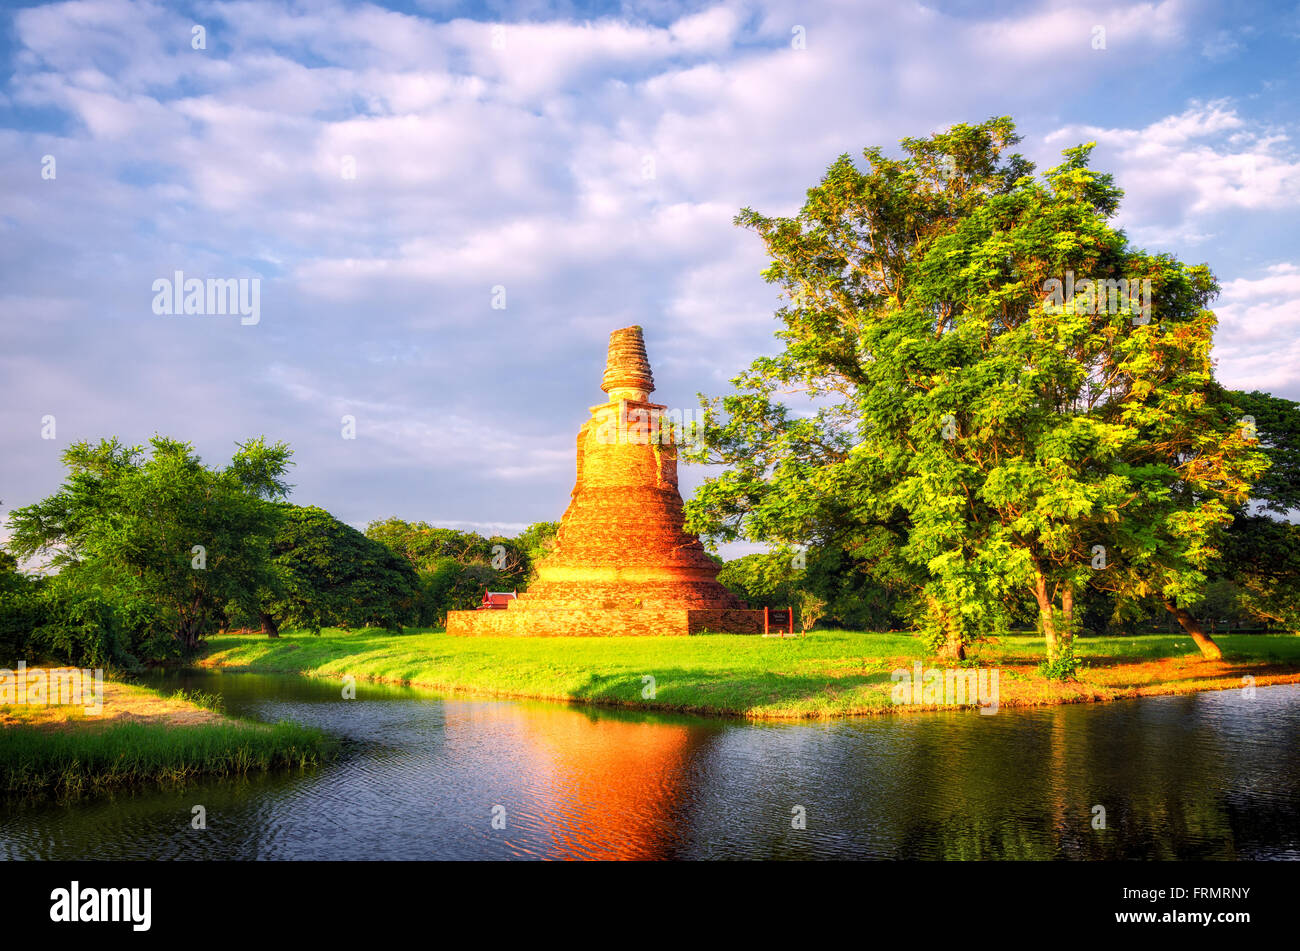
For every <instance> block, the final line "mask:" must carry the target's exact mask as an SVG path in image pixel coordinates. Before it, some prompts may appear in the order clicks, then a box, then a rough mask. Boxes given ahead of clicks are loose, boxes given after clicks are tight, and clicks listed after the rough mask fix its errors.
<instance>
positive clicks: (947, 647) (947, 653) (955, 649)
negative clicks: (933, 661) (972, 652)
mask: <svg viewBox="0 0 1300 951" xmlns="http://www.w3.org/2000/svg"><path fill="white" fill-rule="evenodd" d="M939 656H940V657H942V658H943V659H944V660H965V659H966V645H964V644H963V643H962V642H961V635H960V634H957V633H956V632H955V631H949V632H948V637H947V640H945V641H944V643H943V646H942V647H941V648H939Z"/></svg>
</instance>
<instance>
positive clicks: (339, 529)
mask: <svg viewBox="0 0 1300 951" xmlns="http://www.w3.org/2000/svg"><path fill="white" fill-rule="evenodd" d="M279 514H280V519H279V525H278V527H277V529H276V533H275V537H274V539H273V541H272V543H271V552H272V566H273V569H274V579H273V581H272V582H271V584H270V586H269V587H267V588H263V589H260V590H259V591H257V592H256V593H255V595H256V596H255V600H254V603H253V604H252V608H253V611H255V612H256V615H257V618H258V620H259V621H260V623H261V625H262V630H263V632H264V633H266V634H267V635H268V636H271V637H276V636H278V635H279V631H280V628H281V627H282V626H285V625H292V626H294V627H301V628H305V629H307V630H311V631H319V630H320V629H321V627H323V626H338V627H364V626H367V625H377V626H380V627H384V628H387V629H389V630H396V631H400V630H401V628H402V625H403V624H410V623H413V622H414V621H415V620H416V609H417V602H418V600H419V593H420V585H419V580H418V578H417V577H416V574H415V569H414V568H413V567H412V566H411V564H410V562H408V561H407V560H406V559H405V558H403V557H401V556H400V555H398V554H397V553H396V552H394V551H393V550H392V549H391V548H389V547H388V546H387V545H384V544H382V543H381V542H377V541H374V540H373V539H370V538H367V537H366V536H365V535H363V534H362V533H361V532H359V531H357V530H356V529H355V528H353V527H352V526H350V525H345V524H344V523H343V522H340V521H339V520H338V519H336V518H335V517H334V516H332V515H330V513H329V512H326V511H325V510H324V509H320V508H317V507H315V506H298V505H290V504H288V503H281V504H280V506H279Z"/></svg>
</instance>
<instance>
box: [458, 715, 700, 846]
mask: <svg viewBox="0 0 1300 951" xmlns="http://www.w3.org/2000/svg"><path fill="white" fill-rule="evenodd" d="M452 706H453V705H448V710H447V721H446V726H447V731H448V733H452V732H454V729H455V726H456V722H457V721H460V722H461V723H462V724H465V725H468V721H470V720H474V721H477V725H478V726H479V727H481V726H482V725H483V720H484V719H488V720H490V721H491V722H492V725H493V728H494V729H496V730H505V731H509V732H511V733H514V734H516V735H517V736H518V737H519V738H520V740H521V742H520V743H519V744H518V746H517V748H519V749H524V750H526V751H527V753H526V754H525V756H526V762H525V763H521V764H519V765H520V767H521V769H522V770H523V773H524V774H523V775H521V776H520V777H519V780H520V782H521V783H522V784H523V786H524V790H525V794H526V796H527V797H528V799H529V800H531V801H532V802H533V803H536V804H537V805H536V806H534V807H532V808H529V809H527V810H524V812H522V813H519V812H512V814H511V817H510V820H509V822H510V824H511V826H512V827H515V828H521V829H529V828H531V829H533V830H536V831H539V832H543V833H548V834H549V836H550V839H551V842H552V846H551V848H549V849H547V850H546V851H545V854H546V855H547V856H548V857H551V858H564V859H577V858H582V859H658V858H665V857H667V855H668V852H669V849H670V848H671V845H672V843H673V842H675V841H677V840H678V838H679V835H678V832H679V829H678V823H680V822H682V821H686V819H685V817H684V816H683V815H682V811H681V808H680V806H681V803H682V799H683V792H684V790H685V788H686V787H685V782H686V777H685V772H686V770H687V767H688V764H689V763H690V760H691V757H692V754H693V753H694V751H695V749H696V748H697V747H698V745H699V744H700V742H701V739H700V733H699V732H698V731H695V730H691V729H689V728H687V727H685V726H680V725H677V724H669V723H654V722H648V723H647V722H637V721H634V720H623V719H617V718H614V717H611V716H609V715H602V714H597V713H593V712H591V711H590V710H582V709H577V708H566V707H557V706H550V705H541V704H538V705H532V704H514V703H503V704H485V705H482V706H480V705H477V704H474V705H466V706H464V707H461V706H460V705H458V704H457V705H455V706H456V707H458V708H459V709H456V710H455V711H453V709H452ZM519 852H520V854H534V853H535V850H534V849H526V848H521V849H519Z"/></svg>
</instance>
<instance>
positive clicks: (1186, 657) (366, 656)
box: [202, 629, 1300, 718]
mask: <svg viewBox="0 0 1300 951" xmlns="http://www.w3.org/2000/svg"><path fill="white" fill-rule="evenodd" d="M1218 641H1219V643H1220V645H1221V646H1222V648H1223V650H1224V652H1225V658H1224V660H1222V661H1205V660H1202V659H1201V657H1200V654H1199V652H1198V651H1197V650H1196V648H1195V646H1194V645H1193V644H1192V643H1191V641H1190V640H1189V639H1188V638H1187V637H1185V636H1176V635H1164V634H1153V635H1149V636H1143V637H1123V638H1120V637H1116V638H1084V639H1081V640H1080V641H1079V643H1078V653H1079V654H1080V655H1081V656H1082V657H1083V658H1084V660H1085V662H1086V663H1087V664H1088V666H1087V667H1086V668H1085V669H1084V670H1083V671H1082V672H1081V673H1080V675H1079V678H1078V681H1077V682H1073V683H1064V684H1062V683H1056V682H1051V681H1047V680H1044V679H1043V678H1041V677H1039V676H1038V675H1037V674H1036V673H1035V670H1034V668H1035V667H1036V665H1037V663H1038V661H1039V659H1040V658H1041V654H1042V640H1041V639H1040V638H1037V637H1029V636H1024V637H1009V638H1005V639H1003V640H1002V641H1001V642H1000V643H997V644H983V645H980V646H978V647H977V648H976V649H975V650H974V651H973V652H972V656H971V658H970V660H969V661H968V664H969V665H971V666H979V667H985V668H996V669H998V670H999V671H1000V674H999V703H1000V705H1001V706H1029V705H1036V704H1050V703H1075V702H1086V701H1093V700H1111V699H1119V698H1122V697H1136V696H1144V695H1151V694H1162V693H1185V692H1190V691H1195V690H1214V689H1226V688H1232V687H1240V686H1242V677H1243V676H1245V675H1251V676H1253V677H1254V678H1255V683H1256V685H1258V686H1265V685H1268V684H1273V683H1295V682H1300V637H1293V636H1289V635H1229V636H1222V637H1219V638H1218ZM917 660H921V661H923V662H924V663H925V664H926V666H927V667H928V666H939V664H938V663H937V662H935V661H933V660H926V658H925V657H924V654H923V652H922V649H921V645H920V643H919V642H918V641H917V640H916V639H915V638H913V637H910V636H909V635H906V634H890V633H860V632H846V631H817V632H814V633H813V634H810V635H809V636H808V637H806V638H796V639H789V640H780V639H766V638H759V637H742V636H735V635H712V636H705V637H689V638H687V637H680V638H679V637H663V638H646V637H633V638H582V637H574V638H560V637H557V638H486V637H483V638H460V637H448V636H446V635H445V634H441V633H437V632H413V633H407V634H403V635H392V634H386V633H383V632H379V631H371V630H362V631H353V632H345V631H339V630H336V629H326V630H325V631H324V632H323V633H322V634H321V635H320V636H314V635H310V634H299V633H290V634H286V635H284V636H282V637H280V638H279V639H277V640H272V639H269V638H266V637H262V636H260V635H233V636H226V637H216V638H212V639H211V640H210V641H209V642H208V656H207V657H206V658H205V659H204V660H203V662H202V663H203V664H204V665H205V666H212V667H227V668H235V669H245V670H255V671H262V672H282V673H296V674H305V675H309V676H315V677H344V676H348V675H351V676H354V677H356V678H357V679H358V680H366V679H369V680H376V681H383V682H387V683H401V684H412V685H415V686H423V687H430V688H434V689H438V690H446V691H467V692H472V693H477V694H482V695H489V696H510V697H533V698H538V699H547V700H574V701H584V702H591V703H603V704H616V705H622V706H630V707H644V708H651V709H667V710H683V711H692V712H700V713H715V714H728V715H734V716H746V717H753V718H795V717H836V716H849V715H858V714H873V713H897V712H912V711H915V710H919V709H935V708H936V705H930V706H920V705H917V706H912V705H908V706H899V705H896V704H894V703H893V701H892V698H891V689H892V687H893V681H892V679H891V676H890V675H891V673H892V671H894V670H896V669H898V668H911V666H912V664H913V663H914V662H915V661H917ZM647 677H652V678H654V680H653V687H654V695H653V697H648V696H645V695H644V693H645V692H646V691H647V687H648V686H649V684H650V682H649V681H647V680H646V679H645V678H647Z"/></svg>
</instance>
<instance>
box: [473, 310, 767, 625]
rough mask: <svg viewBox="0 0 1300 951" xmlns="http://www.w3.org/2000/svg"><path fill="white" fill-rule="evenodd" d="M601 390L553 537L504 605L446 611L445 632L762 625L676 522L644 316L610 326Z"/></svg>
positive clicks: (676, 497)
mask: <svg viewBox="0 0 1300 951" xmlns="http://www.w3.org/2000/svg"><path fill="white" fill-rule="evenodd" d="M600 388H601V389H602V390H604V391H605V393H606V394H607V395H608V399H607V400H606V402H604V403H601V404H600V405H599V406H593V407H592V408H591V419H589V420H587V422H586V423H584V424H583V426H582V429H581V431H580V432H579V433H578V478H577V483H576V484H575V485H574V487H573V500H572V501H571V502H570V503H569V508H568V510H567V511H566V512H565V513H564V518H563V519H562V520H561V521H560V530H559V534H558V535H557V536H556V545H555V549H554V550H553V551H552V552H551V553H550V554H549V555H548V556H547V557H546V558H545V559H544V560H543V561H542V562H541V563H540V564H539V566H538V569H537V580H536V581H534V582H533V584H532V586H531V587H530V588H529V589H528V591H527V592H525V593H522V594H520V595H519V597H518V598H517V599H516V600H513V601H510V602H509V603H508V607H506V609H505V610H497V611H451V612H449V613H448V615H447V633H448V634H491V635H591V636H627V635H637V634H642V635H644V634H661V635H662V634H699V633H701V632H703V631H730V632H733V633H738V634H753V633H760V632H761V631H762V630H763V612H761V611H753V610H749V609H747V608H746V607H745V606H744V604H743V603H742V602H741V601H740V599H738V598H737V597H736V596H735V595H733V594H732V593H731V592H730V591H728V590H727V589H726V588H724V587H723V586H722V585H720V584H719V583H718V580H717V575H718V568H717V565H716V564H714V562H713V561H712V560H711V559H710V558H709V557H708V555H706V554H705V552H704V548H703V546H702V545H701V544H700V540H699V539H698V538H696V537H695V536H694V535H690V534H687V533H686V531H685V530H684V529H683V514H682V497H681V494H680V493H679V492H678V491H677V445H676V441H675V439H676V435H675V433H674V432H673V431H672V430H671V429H670V428H668V427H667V426H666V425H664V423H665V420H664V418H663V414H664V410H665V409H666V407H664V406H661V405H659V404H657V403H651V402H649V396H650V393H651V392H653V390H654V378H653V377H652V376H651V373H650V363H649V361H648V360H647V359H646V353H645V343H644V341H643V340H642V338H641V328H640V327H625V328H623V329H622V330H615V331H614V332H613V333H612V334H610V335H609V359H608V361H607V362H606V365H605V377H604V379H603V381H602V382H601V387H600Z"/></svg>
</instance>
